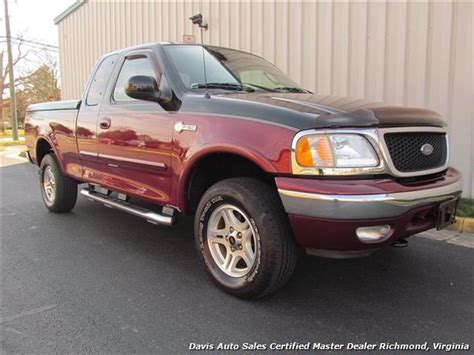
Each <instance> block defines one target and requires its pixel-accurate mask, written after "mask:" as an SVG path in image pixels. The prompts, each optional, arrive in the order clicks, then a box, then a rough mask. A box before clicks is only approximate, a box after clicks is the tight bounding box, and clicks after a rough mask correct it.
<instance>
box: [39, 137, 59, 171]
mask: <svg viewBox="0 0 474 355" xmlns="http://www.w3.org/2000/svg"><path fill="white" fill-rule="evenodd" d="M41 140H44V141H46V142H47V143H48V144H49V146H50V147H51V148H52V149H53V153H54V155H55V156H56V158H57V159H56V160H57V161H58V162H59V166H60V168H61V171H62V173H63V174H64V173H65V172H66V168H65V166H64V162H63V159H61V156H60V155H59V151H58V148H57V146H56V144H53V141H52V140H51V138H50V137H49V136H47V135H39V136H38V137H37V139H36V144H35V159H36V164H37V165H38V166H39V162H38V143H39V142H40V141H41Z"/></svg>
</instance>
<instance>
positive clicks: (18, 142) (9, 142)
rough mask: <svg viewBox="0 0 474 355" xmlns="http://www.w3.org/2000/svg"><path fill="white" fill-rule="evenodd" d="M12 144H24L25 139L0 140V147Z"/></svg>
mask: <svg viewBox="0 0 474 355" xmlns="http://www.w3.org/2000/svg"><path fill="white" fill-rule="evenodd" d="M14 145H25V141H24V140H21V141H0V147H11V146H14Z"/></svg>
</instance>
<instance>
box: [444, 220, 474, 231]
mask: <svg viewBox="0 0 474 355" xmlns="http://www.w3.org/2000/svg"><path fill="white" fill-rule="evenodd" d="M448 229H449V230H452V231H456V232H459V233H474V218H471V217H456V223H454V224H453V225H451V226H450V227H449V228H448Z"/></svg>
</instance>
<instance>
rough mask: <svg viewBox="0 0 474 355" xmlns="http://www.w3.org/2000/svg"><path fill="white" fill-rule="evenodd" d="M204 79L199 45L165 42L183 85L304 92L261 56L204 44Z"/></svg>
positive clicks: (192, 87) (189, 86) (191, 87)
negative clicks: (167, 44)
mask: <svg viewBox="0 0 474 355" xmlns="http://www.w3.org/2000/svg"><path fill="white" fill-rule="evenodd" d="M204 49H205V50H204V57H205V62H206V74H207V81H206V80H205V78H204V66H203V51H202V47H201V46H193V45H169V46H165V50H166V52H167V54H168V55H169V56H170V57H171V60H172V62H173V63H174V66H175V69H176V71H177V72H178V74H179V76H180V78H181V81H182V82H183V84H184V86H185V87H186V88H187V89H198V88H204V87H208V88H220V89H228V90H232V89H234V90H235V88H238V87H241V88H242V89H243V88H247V89H249V88H252V89H256V90H267V91H292V92H306V91H305V90H303V89H301V88H300V87H299V86H298V85H297V84H296V83H295V82H294V81H292V80H291V79H290V78H288V77H287V76H286V75H285V74H284V73H283V72H282V71H280V70H279V69H278V68H277V67H275V66H274V65H273V64H271V63H269V62H267V61H266V60H265V59H263V58H260V57H257V56H255V55H252V54H250V53H245V52H241V51H237V50H233V49H228V48H218V47H205V48H204Z"/></svg>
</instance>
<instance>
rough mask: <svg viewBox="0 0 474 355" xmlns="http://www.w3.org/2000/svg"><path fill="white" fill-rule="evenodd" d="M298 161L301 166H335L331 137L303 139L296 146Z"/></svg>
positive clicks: (322, 136)
mask: <svg viewBox="0 0 474 355" xmlns="http://www.w3.org/2000/svg"><path fill="white" fill-rule="evenodd" d="M296 161H297V162H298V164H299V165H300V166H304V167H314V166H315V165H317V166H334V157H333V153H332V148H331V143H330V142H329V137H328V136H325V135H321V136H308V137H302V138H301V139H300V140H299V141H298V143H297V145H296Z"/></svg>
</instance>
